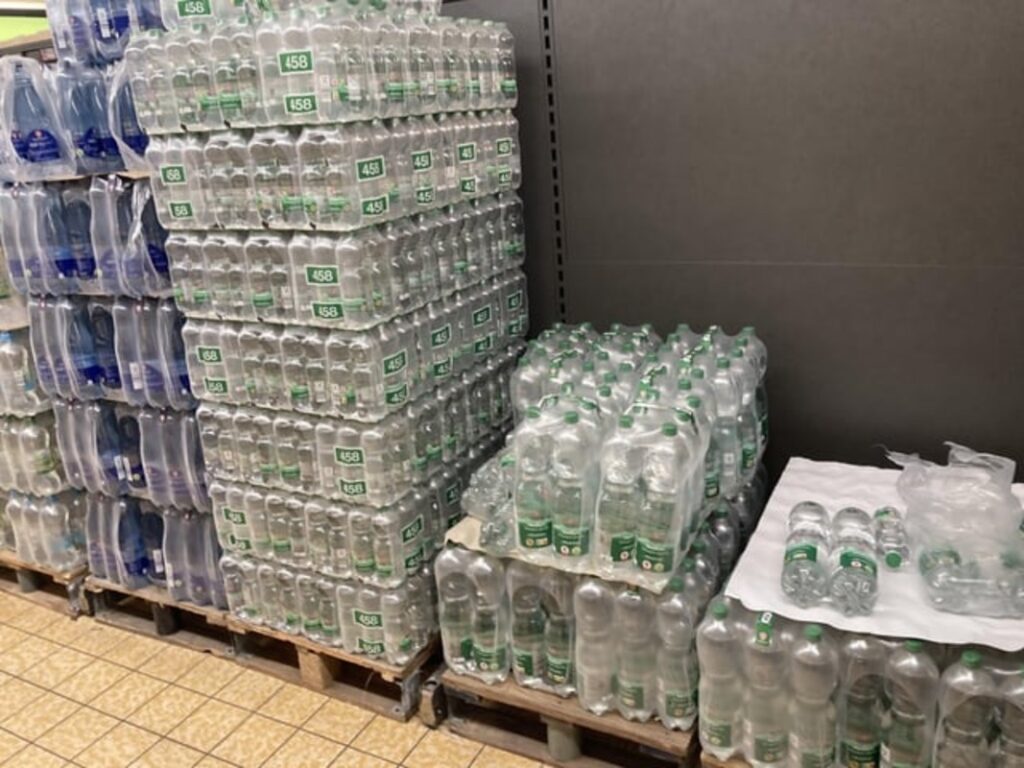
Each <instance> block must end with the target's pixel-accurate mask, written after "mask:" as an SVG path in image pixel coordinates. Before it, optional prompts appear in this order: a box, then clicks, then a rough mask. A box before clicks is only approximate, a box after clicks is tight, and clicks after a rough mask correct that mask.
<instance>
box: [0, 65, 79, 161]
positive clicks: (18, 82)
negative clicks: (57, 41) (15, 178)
mask: <svg viewBox="0 0 1024 768" xmlns="http://www.w3.org/2000/svg"><path fill="white" fill-rule="evenodd" d="M4 63H5V64H6V65H7V67H6V68H5V70H4V72H3V75H4V76H3V77H2V78H0V80H2V81H3V82H4V83H5V90H6V89H10V90H9V91H7V92H6V93H5V98H4V101H5V104H7V105H10V106H8V107H6V109H9V110H10V112H8V113H7V116H6V117H7V119H8V120H9V122H8V123H7V125H6V126H5V127H6V128H7V130H8V131H9V136H10V141H11V145H12V148H13V149H14V154H15V155H16V157H17V160H16V162H17V163H19V172H20V173H21V174H23V175H24V178H25V179H39V178H46V177H48V176H51V177H52V176H56V175H65V174H67V175H70V174H72V173H74V168H75V166H74V161H73V159H72V156H71V149H70V147H69V146H68V144H67V141H66V139H65V135H64V130H63V126H62V125H61V122H60V117H59V114H58V111H57V105H56V102H55V99H54V98H53V93H52V92H51V90H50V87H49V84H48V83H47V82H46V80H45V77H44V73H43V70H42V67H41V65H40V64H39V63H38V62H35V61H32V60H30V59H25V58H22V57H18V56H12V57H9V58H7V59H5V62H4Z"/></svg>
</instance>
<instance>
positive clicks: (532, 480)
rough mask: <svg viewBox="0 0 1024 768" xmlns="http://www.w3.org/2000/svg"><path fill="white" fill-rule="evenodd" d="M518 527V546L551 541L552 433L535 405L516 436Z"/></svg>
mask: <svg viewBox="0 0 1024 768" xmlns="http://www.w3.org/2000/svg"><path fill="white" fill-rule="evenodd" d="M516 448H517V450H516V492H515V505H516V506H515V509H516V528H517V532H518V541H519V546H521V547H523V548H525V549H528V550H529V549H544V548H546V547H548V546H550V545H551V499H550V489H549V486H548V484H549V474H548V473H549V467H550V461H551V437H550V435H549V434H547V432H546V431H544V430H542V427H541V411H540V409H538V408H532V409H530V410H528V411H527V413H526V422H525V423H524V424H523V425H522V427H521V428H520V432H519V435H518V437H517V438H516Z"/></svg>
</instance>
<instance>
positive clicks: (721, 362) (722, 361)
mask: <svg viewBox="0 0 1024 768" xmlns="http://www.w3.org/2000/svg"><path fill="white" fill-rule="evenodd" d="M730 364H731V363H730V362H729V358H728V357H720V358H718V360H717V361H716V362H715V367H717V368H718V369H719V370H722V371H724V370H725V369H726V368H728V367H729V365H730Z"/></svg>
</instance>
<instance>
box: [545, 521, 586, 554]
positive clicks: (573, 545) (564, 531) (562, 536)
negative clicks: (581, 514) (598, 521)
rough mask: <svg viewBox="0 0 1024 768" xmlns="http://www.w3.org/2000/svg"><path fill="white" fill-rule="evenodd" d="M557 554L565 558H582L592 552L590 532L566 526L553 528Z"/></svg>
mask: <svg viewBox="0 0 1024 768" xmlns="http://www.w3.org/2000/svg"><path fill="white" fill-rule="evenodd" d="M552 534H553V538H554V544H555V552H557V553H558V554H560V555H562V556H563V557H581V556H583V555H585V554H587V553H589V552H590V530H589V529H587V528H570V527H567V526H564V525H555V526H553V527H552Z"/></svg>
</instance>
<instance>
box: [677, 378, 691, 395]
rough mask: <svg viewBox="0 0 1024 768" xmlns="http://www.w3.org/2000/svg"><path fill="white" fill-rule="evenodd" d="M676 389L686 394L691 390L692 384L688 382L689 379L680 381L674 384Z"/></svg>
mask: <svg viewBox="0 0 1024 768" xmlns="http://www.w3.org/2000/svg"><path fill="white" fill-rule="evenodd" d="M676 389H678V390H679V391H680V392H687V391H689V390H691V389H693V382H692V381H690V380H689V379H680V380H679V381H677V382H676Z"/></svg>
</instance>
